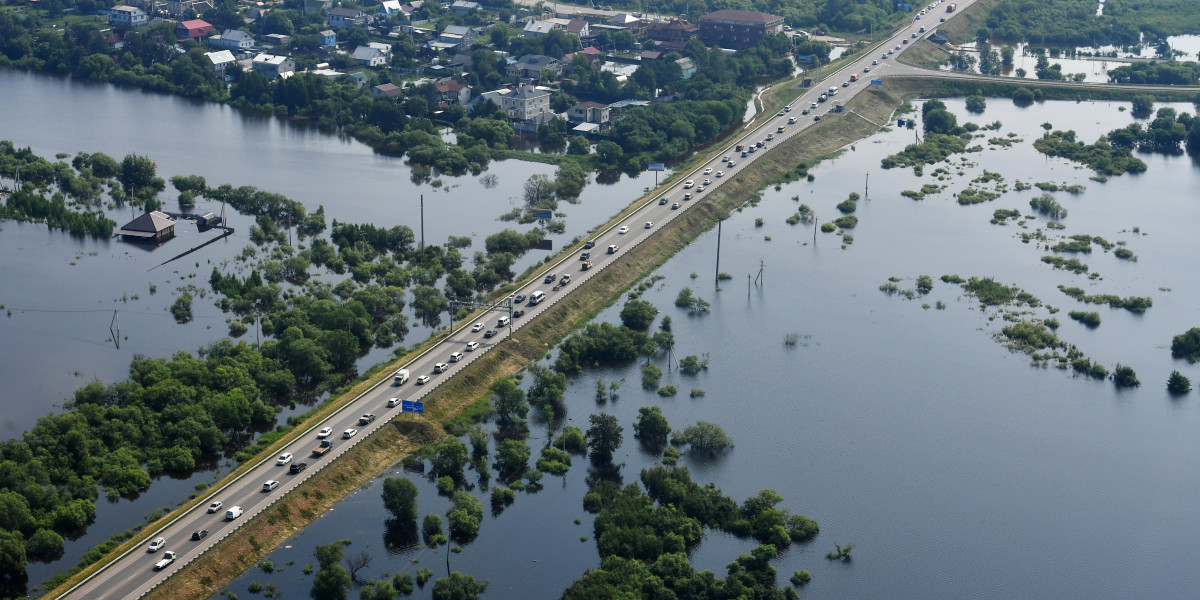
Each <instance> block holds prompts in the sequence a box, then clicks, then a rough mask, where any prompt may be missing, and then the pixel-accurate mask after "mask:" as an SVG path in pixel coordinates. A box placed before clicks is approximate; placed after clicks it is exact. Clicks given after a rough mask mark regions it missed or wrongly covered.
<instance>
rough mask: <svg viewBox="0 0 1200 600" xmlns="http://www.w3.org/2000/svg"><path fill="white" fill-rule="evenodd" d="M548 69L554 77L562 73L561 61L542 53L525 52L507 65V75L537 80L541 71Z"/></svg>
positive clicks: (540, 75)
mask: <svg viewBox="0 0 1200 600" xmlns="http://www.w3.org/2000/svg"><path fill="white" fill-rule="evenodd" d="M546 70H549V71H551V72H552V73H554V76H555V77H558V76H560V75H562V70H563V64H562V61H560V60H558V59H555V58H551V57H549V56H545V55H543V54H526V55H525V56H522V57H521V58H518V59H517V61H516V62H514V63H512V64H510V65H508V73H507V74H508V76H509V77H517V78H519V79H528V80H535V81H536V80H538V79H541V77H542V71H546Z"/></svg>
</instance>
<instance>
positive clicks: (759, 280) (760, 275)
mask: <svg viewBox="0 0 1200 600" xmlns="http://www.w3.org/2000/svg"><path fill="white" fill-rule="evenodd" d="M765 266H766V264H765V263H764V262H763V261H762V260H761V259H760V260H759V261H758V277H755V278H754V285H760V284H766V282H767V281H766V280H765V279H763V268H765Z"/></svg>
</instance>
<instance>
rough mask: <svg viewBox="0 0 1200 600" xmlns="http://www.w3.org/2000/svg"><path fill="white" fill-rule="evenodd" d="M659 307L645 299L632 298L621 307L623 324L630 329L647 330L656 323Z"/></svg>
mask: <svg viewBox="0 0 1200 600" xmlns="http://www.w3.org/2000/svg"><path fill="white" fill-rule="evenodd" d="M657 314H658V309H657V308H655V307H654V305H653V304H651V303H649V302H646V301H645V300H630V301H628V302H626V303H625V306H624V307H622V308H621V324H623V325H625V326H626V327H628V328H630V329H636V330H638V331H646V330H647V329H649V328H650V325H651V324H652V323H654V317H655V315H657Z"/></svg>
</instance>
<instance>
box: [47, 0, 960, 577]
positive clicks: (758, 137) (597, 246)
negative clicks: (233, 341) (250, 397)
mask: <svg viewBox="0 0 1200 600" xmlns="http://www.w3.org/2000/svg"><path fill="white" fill-rule="evenodd" d="M972 1H973V0H965V1H964V0H959V1H958V9H959V11H961V10H962V9H964V8H966V7H967V6H969V5H970V4H971V2H972ZM945 4H946V3H945V2H942V3H940V4H939V5H937V6H934V7H933V9H932V10H929V11H927V12H926V14H925V15H924V16H921V17H919V18H918V19H917V20H915V21H913V22H912V23H910V24H909V25H907V26H905V27H903V28H901V29H900V30H899V31H897V32H896V33H895V34H894V35H893V36H892V37H891V38H889V39H888V40H886V41H884V42H881V43H879V44H877V45H876V46H875V47H874V49H871V50H866V51H864V52H863V53H862V55H861V56H860V57H858V58H857V59H856V60H854V61H853V62H852V63H850V64H848V65H847V66H845V67H843V68H842V69H840V70H839V71H838V72H837V73H834V74H833V75H831V76H830V77H829V78H828V79H826V80H825V82H824V83H823V84H816V85H814V87H813V88H811V89H808V90H807V91H805V93H804V94H802V95H801V96H800V97H798V98H796V99H795V100H793V101H792V102H791V103H790V104H789V105H788V106H787V107H786V108H785V109H784V110H781V111H780V112H779V113H778V114H777V115H775V116H773V117H771V118H768V119H766V120H765V122H764V123H763V124H762V125H760V126H759V127H757V128H755V129H754V130H753V131H750V132H748V133H746V134H744V135H742V136H741V137H740V138H739V139H738V140H737V141H735V142H734V143H733V144H731V145H730V146H729V147H728V148H726V149H725V150H724V151H723V152H721V153H719V154H717V155H716V156H714V157H713V158H712V160H711V161H709V162H708V163H706V164H704V165H701V166H699V167H697V168H696V169H695V170H694V171H692V172H691V173H688V174H687V175H686V176H682V177H680V178H679V179H678V181H677V182H676V183H674V184H673V185H671V186H670V187H667V188H664V189H662V190H660V191H659V193H658V194H657V195H655V196H654V197H653V198H651V199H650V200H648V201H647V202H646V203H645V204H643V205H641V206H640V207H638V208H637V209H636V210H634V211H633V212H632V213H631V214H629V216H627V217H625V218H624V219H622V220H621V221H620V222H617V223H615V224H613V225H612V226H610V227H609V228H607V229H605V230H603V231H600V232H597V233H596V234H594V235H593V236H592V238H591V242H593V243H594V247H592V248H589V249H587V250H586V251H587V252H589V253H590V256H589V259H588V261H584V260H582V259H581V256H580V253H579V252H574V253H572V254H570V255H567V256H564V257H563V258H562V259H561V260H560V261H559V262H557V263H555V264H553V265H551V266H550V267H547V268H545V269H544V270H543V271H542V272H541V275H539V276H538V277H537V278H536V279H535V280H534V281H533V282H532V283H529V284H527V285H525V286H524V287H522V288H521V289H520V290H518V291H517V292H515V293H514V296H517V295H520V296H522V297H528V296H530V295H532V294H534V292H542V293H544V294H545V300H543V301H542V302H540V303H538V304H536V305H529V304H528V301H525V302H523V303H520V304H517V303H512V304H511V305H510V303H509V302H508V301H505V302H503V304H505V305H506V306H497V307H496V308H495V309H494V310H493V311H492V312H488V313H486V314H485V315H484V316H482V317H480V318H479V319H478V323H480V324H481V325H480V326H479V327H478V328H476V327H474V326H473V325H474V323H469V324H467V325H464V326H462V327H460V328H459V329H458V330H456V331H454V332H453V333H451V334H450V335H449V336H447V338H446V339H445V340H444V341H442V342H441V343H439V344H437V345H435V346H434V347H432V348H431V349H430V350H428V351H426V352H425V353H423V354H422V355H420V356H418V357H416V358H415V359H413V360H412V361H411V362H409V363H408V364H407V365H405V367H404V368H405V369H407V370H408V371H409V372H410V373H411V379H410V380H409V381H408V382H406V383H404V384H403V385H400V386H395V385H392V377H391V374H390V373H389V374H388V377H387V379H385V380H383V381H380V382H379V383H378V384H377V385H375V386H374V387H372V388H371V389H370V390H368V391H367V392H365V393H364V394H362V395H361V396H359V397H358V398H357V399H355V400H354V401H352V402H350V403H349V404H348V405H347V406H346V407H344V408H343V409H341V410H340V411H338V412H337V413H335V414H333V415H332V416H330V417H329V418H327V419H325V420H324V421H322V422H321V423H318V424H317V425H315V426H313V428H312V429H309V430H307V431H305V432H304V433H303V434H301V435H299V437H298V438H297V440H296V441H295V442H293V443H292V444H290V445H289V446H288V447H287V448H285V449H284V450H282V451H281V452H290V453H292V454H293V455H294V458H293V459H292V462H306V463H308V468H307V469H306V470H304V471H301V472H300V473H298V474H291V473H289V466H288V465H283V466H277V465H276V457H270V458H268V459H266V460H264V461H263V462H261V463H259V464H257V465H255V466H254V468H252V469H251V470H250V471H248V472H247V473H246V474H244V475H242V476H241V477H239V478H237V479H236V480H234V481H232V482H230V483H228V484H226V485H225V486H224V487H222V488H219V489H215V490H212V491H210V492H209V493H208V496H206V499H205V501H204V502H203V503H201V504H200V505H198V506H197V508H195V509H193V510H191V511H190V512H187V513H185V514H183V515H181V516H179V517H178V518H176V519H175V520H173V521H172V522H170V523H169V524H168V525H166V526H165V527H163V528H162V529H161V530H160V531H158V532H156V533H155V534H154V535H152V536H151V539H153V538H156V537H160V536H161V537H163V538H165V539H166V545H165V546H164V548H162V549H161V550H158V551H157V552H155V553H150V552H148V551H147V547H146V546H145V545H143V546H141V547H137V548H134V549H132V550H130V551H129V552H127V553H125V554H124V555H122V556H121V557H120V558H118V559H117V560H115V561H114V562H113V563H111V564H110V565H108V566H107V567H106V568H104V569H103V570H101V571H99V572H97V573H96V574H95V575H93V576H92V577H91V578H89V579H87V580H85V581H84V582H83V583H81V584H79V585H78V586H76V587H75V588H73V589H71V590H69V591H68V593H67V596H68V597H71V598H105V599H133V598H139V597H141V596H143V595H145V594H146V593H147V592H149V591H150V590H151V589H153V588H154V587H155V586H156V585H158V584H159V583H161V582H162V581H164V580H165V579H166V578H168V577H170V576H171V575H172V574H173V573H175V572H177V571H178V570H179V569H180V568H182V567H183V566H184V565H186V564H187V563H188V562H190V561H192V560H195V559H196V558H197V557H198V556H200V555H201V554H202V553H204V552H206V551H208V550H209V549H211V548H212V547H213V546H215V545H216V544H217V543H218V542H219V541H220V540H221V539H222V538H224V537H225V536H227V535H229V534H230V533H231V532H232V531H234V530H235V529H236V528H237V527H238V526H240V525H242V524H244V523H246V522H248V521H249V520H250V519H251V518H253V517H254V516H255V515H257V514H259V513H261V512H262V511H264V510H265V509H267V508H269V507H270V506H271V504H272V503H273V502H275V501H276V500H278V499H279V498H281V497H283V496H284V495H285V494H287V493H289V492H290V491H291V490H293V489H294V488H295V487H296V486H298V485H299V484H300V483H301V482H303V481H304V480H306V479H308V478H309V477H311V476H312V475H313V474H315V473H316V472H317V471H318V470H320V469H321V468H322V467H324V466H326V465H328V464H330V463H331V462H333V461H334V460H337V458H338V457H339V456H340V455H341V454H343V453H344V452H346V451H347V450H349V449H350V448H352V447H353V446H354V445H355V444H357V443H359V442H361V441H363V440H364V439H365V438H367V437H368V436H370V435H371V433H373V432H374V431H375V430H376V429H378V428H380V427H383V426H385V425H386V424H387V422H388V421H390V420H391V419H394V418H397V417H399V416H400V414H401V411H400V408H399V407H395V408H389V407H388V401H389V399H391V398H402V399H404V400H415V401H420V400H421V399H422V398H424V397H425V396H426V395H428V394H429V392H431V391H432V390H434V389H436V388H437V387H438V386H439V385H440V384H442V383H443V382H445V381H446V380H447V379H449V378H450V377H453V376H454V374H455V373H456V372H458V371H459V370H460V369H462V368H463V367H465V366H466V365H467V364H470V363H471V362H472V361H474V360H476V359H478V358H479V357H480V356H482V355H483V354H484V353H486V352H487V351H488V350H489V349H491V348H492V347H493V346H495V345H496V344H498V343H500V341H502V340H503V339H504V338H505V337H507V336H508V335H510V333H511V331H510V328H509V327H503V326H501V325H500V322H499V321H500V319H501V318H502V317H505V316H507V315H508V314H509V311H510V310H524V311H525V314H524V316H520V317H515V318H513V319H512V323H511V326H510V327H511V328H512V329H519V328H520V327H521V326H523V325H524V324H525V323H526V322H528V321H529V320H530V319H533V318H535V317H537V315H538V314H540V313H541V312H542V311H544V310H547V309H548V308H549V307H551V306H553V305H554V304H555V303H556V302H557V301H559V300H560V299H562V298H563V297H565V296H566V295H567V294H570V293H572V292H573V291H574V290H575V289H576V288H577V287H579V285H580V284H581V283H582V282H584V281H586V280H587V279H589V278H591V277H593V276H595V274H596V273H598V272H599V271H601V270H603V269H604V268H605V267H607V266H609V265H611V264H613V263H615V262H617V261H619V260H621V257H622V256H623V255H624V254H625V253H626V252H628V251H629V250H630V249H631V248H633V247H634V246H636V245H638V244H639V243H641V242H643V241H645V240H646V239H648V238H649V237H650V236H652V235H654V234H655V233H656V232H658V230H660V229H662V228H663V227H664V226H665V225H666V224H667V223H670V222H671V220H672V219H675V218H678V217H679V215H680V214H682V213H684V212H685V211H687V210H688V209H689V208H690V207H691V206H693V205H695V204H696V203H697V202H699V201H700V200H703V198H704V196H706V195H708V194H710V193H711V192H712V190H713V189H716V188H720V186H721V185H722V183H723V182H724V181H726V180H728V179H730V178H733V177H736V176H737V175H738V174H739V173H741V172H742V171H744V170H746V169H750V168H752V165H753V164H754V161H755V160H757V159H758V158H759V157H761V156H762V155H763V154H765V153H766V152H769V151H770V150H771V148H772V147H774V145H775V144H778V143H779V142H781V141H783V140H785V139H788V138H790V137H792V136H795V135H799V133H800V132H802V131H804V130H805V129H807V128H808V127H811V126H812V125H813V124H814V123H815V122H816V121H817V120H818V119H824V118H838V117H839V116H842V115H838V114H834V113H830V110H831V109H832V107H833V104H834V101H842V102H845V101H848V100H849V99H850V98H852V97H853V96H854V95H856V94H858V93H860V92H861V91H863V90H865V89H866V88H867V86H869V85H870V81H871V79H872V78H877V77H878V76H880V75H886V74H889V73H895V74H900V73H899V72H900V71H905V73H904V74H908V73H907V71H908V70H910V69H913V68H912V67H906V66H904V65H899V64H898V63H896V57H897V56H898V55H899V54H900V53H901V52H903V51H904V49H906V48H908V47H909V46H908V45H907V44H906V43H905V42H909V43H911V42H912V41H915V38H916V37H920V36H921V35H923V34H922V33H921V32H920V31H919V28H920V27H925V28H926V29H927V30H928V31H927V32H926V33H929V32H932V31H933V30H934V29H935V28H936V25H937V24H938V22H939V19H941V18H943V17H944V18H946V19H949V18H952V17H953V16H955V15H957V14H958V12H955V13H946V12H945V8H944V7H945ZM896 47H900V48H901V50H900V51H899V52H896V51H894V48H896ZM889 48H892V49H893V54H892V55H891V56H888V57H887V58H882V56H883V54H884V53H885V52H886V50H887V49H889ZM873 62H875V63H878V64H872V63H873ZM868 70H869V72H867V71H868ZM851 74H858V75H859V77H858V81H857V82H854V83H849V78H850V75H851ZM843 82H846V83H847V86H846V87H842V83H843ZM822 86H823V87H822ZM831 86H833V87H836V91H837V94H836V95H835V96H833V97H832V98H830V99H827V100H826V101H825V102H821V101H820V96H821V95H822V94H824V93H827V92H828V88H829V87H831ZM814 104H815V105H816V106H817V108H816V109H814V108H813V105H814ZM805 111H807V114H805ZM769 138H771V139H769ZM758 142H763V143H764V147H762V148H756V149H755V150H756V151H754V152H752V153H751V152H749V151H748V150H747V152H746V156H742V152H740V151H738V150H737V149H736V148H737V146H746V147H747V148H749V147H751V146H753V145H755V144H757V143H758ZM726 156H728V157H729V159H730V162H726V161H725V160H724V158H725V157H726ZM705 181H708V183H705ZM688 182H690V185H689V183H688ZM701 186H703V187H704V191H701V189H700V188H701ZM585 262H590V263H591V268H590V269H588V270H583V269H582V266H583V264H584V263H585ZM548 274H552V275H553V276H554V282H553V283H551V282H550V279H549V278H547V275H548ZM564 275H569V276H570V279H571V281H570V282H569V283H566V284H562V283H561V279H560V278H561V276H564ZM513 299H514V297H513V296H510V297H509V300H513ZM476 329H478V330H476ZM489 330H492V331H494V332H495V334H496V335H494V336H493V337H487V333H488V331H489ZM472 343H477V344H478V346H477V347H469V344H472ZM459 352H461V353H462V355H461V356H462V358H461V360H458V361H456V362H451V360H452V356H451V355H452V354H453V353H459ZM439 363H444V364H445V365H446V366H445V370H444V371H443V372H441V373H435V372H434V367H435V365H436V364H439ZM419 377H428V378H429V379H428V382H427V383H424V384H423V385H418V381H417V379H418V378H419ZM366 413H371V414H375V415H377V418H376V419H375V420H374V421H373V422H371V423H368V424H365V425H359V416H360V415H363V414H366ZM405 418H411V417H410V416H406V417H405ZM325 427H329V428H331V429H332V431H333V433H332V435H331V436H330V437H329V439H330V440H331V441H332V442H333V444H334V445H333V448H332V450H331V451H330V452H329V453H328V454H327V455H325V456H323V457H320V458H312V457H310V453H311V452H312V449H313V448H314V447H315V446H317V444H318V442H319V440H318V439H317V432H318V430H320V429H322V428H325ZM347 429H355V430H357V434H356V435H354V436H353V437H350V438H348V439H343V432H344V431H345V430H347ZM268 480H274V481H278V482H279V485H278V487H277V488H275V489H273V490H271V491H264V489H263V485H264V482H266V481H268ZM213 501H220V502H222V503H223V506H222V507H221V508H220V509H219V510H217V511H216V512H212V513H209V512H207V511H206V508H207V506H208V504H209V503H210V502H213ZM233 506H240V507H241V508H242V509H243V510H244V511H245V513H244V514H242V515H241V516H240V517H237V518H236V519H233V520H226V518H225V511H226V509H228V508H230V507H233ZM199 529H207V530H208V532H209V533H208V535H207V537H204V538H203V539H201V540H199V541H191V535H192V532H193V531H196V530H199ZM168 550H169V551H174V552H176V553H177V555H178V560H177V561H176V562H175V563H174V564H172V565H170V566H168V567H166V568H165V569H163V570H161V571H156V570H155V569H154V564H155V562H157V561H158V560H159V559H160V558H161V557H162V554H163V552H165V551H168Z"/></svg>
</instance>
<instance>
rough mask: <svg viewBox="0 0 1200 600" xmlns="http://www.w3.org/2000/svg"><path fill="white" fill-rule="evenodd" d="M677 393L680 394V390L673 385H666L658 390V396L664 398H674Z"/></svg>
mask: <svg viewBox="0 0 1200 600" xmlns="http://www.w3.org/2000/svg"><path fill="white" fill-rule="evenodd" d="M676 393H678V390H677V389H675V386H673V385H664V386H662V387H660V388H658V395H659V396H662V397H664V398H669V397H671V396H674V395H675V394H676Z"/></svg>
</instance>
